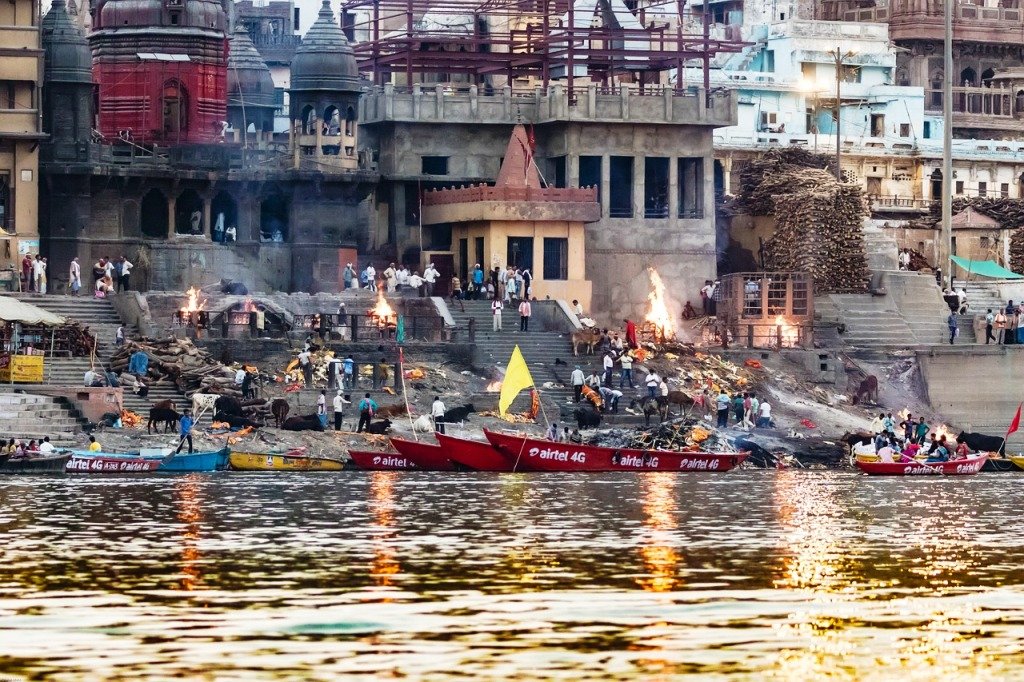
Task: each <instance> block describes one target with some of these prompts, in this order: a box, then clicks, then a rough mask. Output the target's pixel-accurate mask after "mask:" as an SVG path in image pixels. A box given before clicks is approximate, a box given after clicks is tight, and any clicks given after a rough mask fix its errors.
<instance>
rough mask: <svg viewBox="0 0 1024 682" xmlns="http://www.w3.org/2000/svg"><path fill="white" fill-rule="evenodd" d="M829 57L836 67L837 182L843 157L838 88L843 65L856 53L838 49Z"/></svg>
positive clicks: (841, 177) (840, 104)
mask: <svg viewBox="0 0 1024 682" xmlns="http://www.w3.org/2000/svg"><path fill="white" fill-rule="evenodd" d="M828 54H829V56H830V57H832V59H833V60H834V61H835V65H836V180H837V181H838V182H842V181H843V171H842V168H841V167H840V166H841V161H842V155H843V142H842V138H841V137H840V127H841V124H840V122H839V121H840V115H841V113H842V110H841V107H842V100H841V99H840V86H841V85H842V82H843V65H844V62H845V61H846V60H847V59H850V58H851V57H853V56H854V55H855V54H856V52H854V51H853V50H847V51H846V52H843V51H842V50H840V49H839V48H838V47H837V48H836V49H834V50H830V51H829V53H828Z"/></svg>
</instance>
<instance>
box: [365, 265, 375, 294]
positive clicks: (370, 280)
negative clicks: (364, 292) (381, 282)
mask: <svg viewBox="0 0 1024 682" xmlns="http://www.w3.org/2000/svg"><path fill="white" fill-rule="evenodd" d="M366 286H368V287H370V291H377V269H376V268H374V267H373V266H372V265H367V266H366Z"/></svg>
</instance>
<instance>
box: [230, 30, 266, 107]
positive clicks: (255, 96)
mask: <svg viewBox="0 0 1024 682" xmlns="http://www.w3.org/2000/svg"><path fill="white" fill-rule="evenodd" d="M228 48H229V52H228V106H229V107H235V106H243V107H245V106H256V107H274V106H275V105H274V79H273V78H271V77H270V69H269V68H268V67H267V64H266V62H264V61H263V57H261V56H260V53H259V52H257V51H256V46H255V45H253V44H252V39H251V38H250V37H249V32H248V31H246V30H245V26H243V25H242V24H238V26H236V27H235V32H234V33H233V34H232V36H231V40H230V41H228Z"/></svg>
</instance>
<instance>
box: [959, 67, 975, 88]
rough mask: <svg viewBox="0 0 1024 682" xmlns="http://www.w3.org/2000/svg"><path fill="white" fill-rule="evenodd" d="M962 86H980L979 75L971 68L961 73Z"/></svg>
mask: <svg viewBox="0 0 1024 682" xmlns="http://www.w3.org/2000/svg"><path fill="white" fill-rule="evenodd" d="M959 84H960V85H963V86H965V87H976V86H977V85H978V74H977V72H976V71H975V70H974V69H972V68H971V67H969V66H968V67H967V68H966V69H964V70H963V71H961V72H960V83H959Z"/></svg>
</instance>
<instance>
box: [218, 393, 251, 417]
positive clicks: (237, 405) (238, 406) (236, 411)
mask: <svg viewBox="0 0 1024 682" xmlns="http://www.w3.org/2000/svg"><path fill="white" fill-rule="evenodd" d="M213 413H214V415H218V414H233V415H235V416H236V417H241V416H244V414H245V413H244V412H242V401H240V400H239V399H238V398H235V397H233V396H230V395H222V396H218V398H217V399H216V400H215V401H213Z"/></svg>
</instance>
